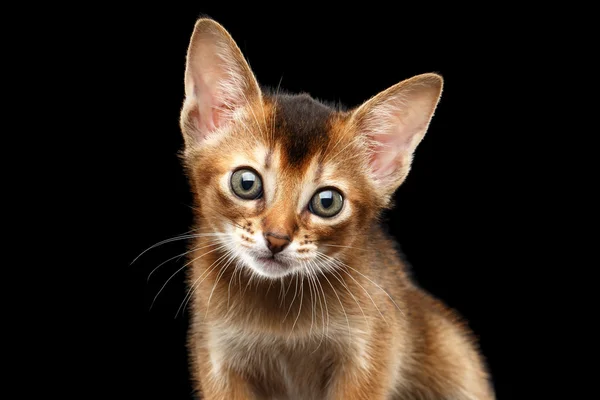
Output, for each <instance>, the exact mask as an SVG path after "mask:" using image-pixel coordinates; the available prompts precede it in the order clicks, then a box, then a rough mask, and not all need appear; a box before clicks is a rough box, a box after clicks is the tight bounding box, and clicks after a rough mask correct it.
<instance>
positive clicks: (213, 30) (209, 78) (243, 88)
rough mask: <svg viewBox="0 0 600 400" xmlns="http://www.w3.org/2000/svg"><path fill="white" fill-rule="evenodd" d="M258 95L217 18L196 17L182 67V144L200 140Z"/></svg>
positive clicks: (249, 73) (235, 48) (232, 42)
mask: <svg viewBox="0 0 600 400" xmlns="http://www.w3.org/2000/svg"><path fill="white" fill-rule="evenodd" d="M260 97H261V92H260V88H259V86H258V82H257V81H256V78H255V77H254V74H253V73H252V71H251V70H250V66H249V65H248V63H247V62H246V60H245V59H244V56H243V55H242V52H241V51H240V49H239V48H238V46H237V45H236V44H235V41H234V40H233V38H232V37H231V35H230V34H229V33H228V32H227V31H226V30H225V28H223V26H221V25H220V24H219V23H218V22H216V21H214V20H212V19H208V18H202V19H199V20H198V21H197V22H196V26H195V27H194V33H193V34H192V38H191V40H190V45H189V48H188V53H187V62H186V68H185V102H184V105H183V110H182V113H181V128H182V131H183V135H184V139H185V144H186V146H190V145H192V144H202V141H203V140H204V139H206V138H207V137H208V136H210V135H211V134H213V133H215V132H216V131H217V130H218V129H219V128H221V127H223V126H225V125H226V124H227V123H229V122H230V121H231V120H232V118H233V115H234V113H235V111H237V110H238V109H240V108H242V107H245V106H247V105H249V104H251V103H252V102H254V101H257V100H259V99H260Z"/></svg>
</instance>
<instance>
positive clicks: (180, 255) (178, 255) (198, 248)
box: [146, 239, 220, 282]
mask: <svg viewBox="0 0 600 400" xmlns="http://www.w3.org/2000/svg"><path fill="white" fill-rule="evenodd" d="M219 241H220V239H213V240H211V241H209V242H208V243H211V244H209V245H206V246H202V247H195V248H193V249H191V250H188V251H186V252H184V253H181V254H177V255H176V256H174V257H171V258H169V259H168V260H166V261H163V262H162V263H160V264H159V265H158V266H157V267H156V268H154V269H153V270H152V272H150V273H149V274H148V279H146V282H148V281H149V280H150V277H151V276H152V274H154V272H156V270H158V269H159V268H160V267H162V266H163V265H165V264H166V263H168V262H169V261H171V260H174V259H175V258H178V257H179V258H181V257H183V256H185V255H187V254H190V253H192V252H194V251H197V250H202V249H205V248H207V247H210V246H215V245H216V244H218V243H219Z"/></svg>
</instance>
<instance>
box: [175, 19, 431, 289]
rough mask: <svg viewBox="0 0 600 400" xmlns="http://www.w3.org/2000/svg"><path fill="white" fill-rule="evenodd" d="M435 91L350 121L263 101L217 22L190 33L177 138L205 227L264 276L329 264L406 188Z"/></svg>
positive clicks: (301, 101) (373, 103) (419, 86)
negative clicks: (182, 141)
mask: <svg viewBox="0 0 600 400" xmlns="http://www.w3.org/2000/svg"><path fill="white" fill-rule="evenodd" d="M441 90H442V78H441V77H440V76H438V75H435V74H424V75H419V76H416V77H413V78H411V79H408V80H405V81H403V82H400V83H398V84H396V85H394V86H392V87H390V88H389V89H387V90H385V91H383V92H381V93H379V94H378V95H377V96H375V97H373V98H372V99H370V100H368V101H367V102H365V103H364V104H363V105H361V106H360V107H358V108H356V109H354V110H351V111H339V110H336V109H333V108H331V107H329V106H326V105H324V104H322V103H320V102H318V101H316V100H314V99H312V98H311V97H310V96H308V95H305V94H303V95H280V94H277V93H265V92H263V91H262V90H261V89H260V87H259V85H258V83H257V81H256V78H255V77H254V75H253V74H252V72H251V70H250V67H249V66H248V64H247V63H246V61H245V60H244V57H243V55H242V54H241V52H240V50H239V48H238V47H237V46H236V44H235V42H234V41H233V39H232V38H231V36H230V35H229V34H228V33H227V31H226V30H225V29H224V28H223V27H222V26H221V25H219V24H218V23H216V22H214V21H212V20H209V19H201V20H199V21H198V22H197V23H196V27H195V30H194V33H193V35H192V39H191V43H190V46H189V49H188V55H187V65H186V73H185V95H186V98H185V102H184V105H183V109H182V114H181V129H182V132H183V136H184V139H185V151H184V159H185V163H186V166H187V168H188V173H189V176H190V180H191V185H192V188H193V189H194V194H195V196H196V201H197V204H198V205H199V208H198V213H199V217H200V218H201V219H200V221H201V224H203V226H204V227H205V228H207V229H209V230H210V231H212V232H217V233H219V234H220V237H222V238H223V239H222V243H223V244H224V245H225V246H226V248H227V249H228V250H231V251H232V252H233V254H235V256H236V257H237V259H238V260H239V261H241V262H242V263H243V264H244V265H245V266H246V267H247V268H250V269H251V270H252V271H254V272H255V273H257V274H259V275H261V276H265V277H281V276H284V275H287V274H290V273H294V272H298V271H314V270H315V269H316V268H327V267H328V266H332V263H333V261H332V259H330V258H327V257H328V256H330V255H332V254H337V253H339V252H343V251H344V250H345V249H348V248H350V247H353V244H355V243H357V242H363V239H364V238H365V236H366V234H367V233H368V229H369V227H370V226H371V225H372V223H373V222H374V219H375V218H376V217H377V215H378V213H379V212H380V211H381V210H382V209H384V208H385V207H387V206H388V205H389V203H390V199H391V196H392V195H393V193H394V191H395V190H396V189H397V188H398V186H399V185H400V184H401V183H402V182H403V181H404V179H405V178H406V175H407V173H408V171H409V168H410V163H411V159H412V154H413V152H414V150H415V148H416V147H417V145H418V143H419V142H420V141H421V139H422V138H423V136H424V135H425V132H426V130H427V127H428V125H429V121H430V119H431V117H432V115H433V112H434V110H435V107H436V105H437V103H438V100H439V97H440V94H441Z"/></svg>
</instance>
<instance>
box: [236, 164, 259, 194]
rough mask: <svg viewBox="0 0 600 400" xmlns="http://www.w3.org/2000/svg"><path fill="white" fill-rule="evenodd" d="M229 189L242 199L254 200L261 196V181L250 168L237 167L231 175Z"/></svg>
mask: <svg viewBox="0 0 600 400" xmlns="http://www.w3.org/2000/svg"><path fill="white" fill-rule="evenodd" d="M231 190H233V193H235V194H236V195H237V196H238V197H240V198H242V199H244V200H255V199H258V198H259V197H261V196H262V193H263V191H262V181H261V179H260V177H259V176H258V174H257V173H256V172H254V171H252V170H250V169H238V170H237V171H235V172H234V173H233V175H231Z"/></svg>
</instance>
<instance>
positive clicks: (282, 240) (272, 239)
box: [265, 232, 290, 254]
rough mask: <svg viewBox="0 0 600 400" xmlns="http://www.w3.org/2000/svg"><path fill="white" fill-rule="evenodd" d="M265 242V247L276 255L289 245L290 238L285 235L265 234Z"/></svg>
mask: <svg viewBox="0 0 600 400" xmlns="http://www.w3.org/2000/svg"><path fill="white" fill-rule="evenodd" d="M265 239H266V240H267V247H268V248H269V250H271V253H273V254H277V253H279V252H280V251H282V250H283V249H285V248H286V246H287V245H288V244H290V238H289V236H287V235H280V234H277V233H274V232H267V233H266V234H265Z"/></svg>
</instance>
